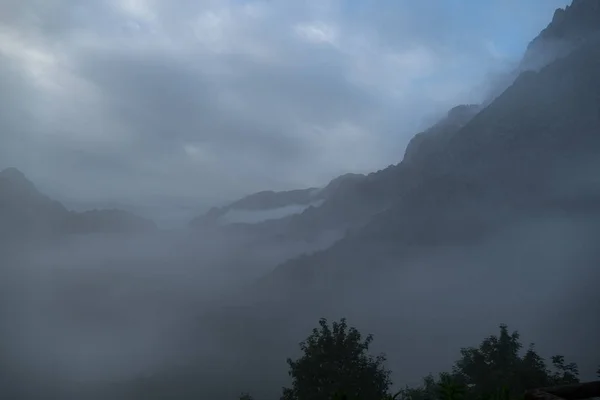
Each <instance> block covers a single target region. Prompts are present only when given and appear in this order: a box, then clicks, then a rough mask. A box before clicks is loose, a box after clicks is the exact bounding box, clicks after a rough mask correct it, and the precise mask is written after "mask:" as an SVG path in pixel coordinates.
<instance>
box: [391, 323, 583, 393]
mask: <svg viewBox="0 0 600 400" xmlns="http://www.w3.org/2000/svg"><path fill="white" fill-rule="evenodd" d="M522 347H523V346H522V344H521V342H520V341H519V333H518V332H516V331H515V332H513V333H509V331H508V327H507V326H506V325H500V335H499V336H495V335H492V336H489V337H487V338H485V339H484V340H483V341H482V342H481V344H480V345H479V347H469V348H464V349H462V350H461V357H460V359H459V360H458V361H457V362H456V363H455V365H454V367H453V369H452V372H451V373H442V374H440V376H439V379H437V380H436V379H435V377H434V376H433V375H429V376H427V377H425V378H424V380H423V384H422V386H421V387H418V388H408V387H407V388H405V389H403V390H402V391H401V393H402V397H403V398H404V399H411V400H435V399H443V400H460V399H465V400H485V399H488V400H508V399H512V398H519V397H521V395H522V394H523V393H524V392H525V391H526V390H528V389H533V388H537V387H544V386H553V385H562V384H569V383H577V382H579V378H578V376H579V371H578V369H577V365H576V364H574V363H569V364H566V363H565V360H564V357H563V356H554V357H552V359H551V362H552V369H550V368H548V367H547V365H546V362H545V361H544V359H543V358H542V357H540V356H539V355H538V354H537V352H536V351H535V347H534V345H533V344H531V345H530V346H529V348H528V350H527V351H526V352H525V353H524V354H523V355H521V354H522V352H521V351H520V350H521V349H522Z"/></svg>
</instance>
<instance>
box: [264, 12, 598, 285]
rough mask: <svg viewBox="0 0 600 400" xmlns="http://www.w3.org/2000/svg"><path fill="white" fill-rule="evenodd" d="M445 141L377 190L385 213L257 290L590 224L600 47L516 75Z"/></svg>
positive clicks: (587, 46)
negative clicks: (509, 234) (501, 236)
mask: <svg viewBox="0 0 600 400" xmlns="http://www.w3.org/2000/svg"><path fill="white" fill-rule="evenodd" d="M589 4H594V5H597V4H600V2H598V1H595V2H590V3H589ZM592 10H595V8H592ZM448 132H449V133H447V134H445V135H443V136H441V138H442V139H443V140H442V141H441V142H440V143H435V145H433V146H426V148H425V149H423V150H421V149H418V150H414V153H413V154H411V152H409V154H411V156H410V157H409V158H408V159H406V160H405V161H403V162H402V163H400V164H399V165H397V166H396V167H395V172H394V174H393V177H391V178H390V179H389V180H387V181H386V185H393V187H395V188H396V196H395V200H394V204H393V205H392V206H391V207H390V208H389V209H387V210H384V211H383V212H381V213H379V214H377V215H376V216H374V217H373V218H372V219H371V220H370V221H369V222H368V223H367V224H366V226H364V228H363V229H360V230H359V231H357V232H356V233H355V234H352V235H349V236H347V237H346V238H345V239H343V240H342V241H340V242H338V243H337V244H336V245H334V246H333V247H332V248H330V249H328V250H325V251H323V252H319V253H316V254H314V255H311V256H306V257H302V258H300V259H296V260H292V261H289V262H287V263H285V264H284V265H282V266H281V267H280V268H279V270H278V271H275V272H274V274H273V275H272V276H269V277H267V278H266V279H265V280H264V282H263V284H266V285H267V286H269V288H273V289H274V290H275V288H278V289H277V290H276V291H277V292H279V293H283V294H284V295H285V296H287V295H290V294H291V293H297V291H298V290H308V289H309V288H314V287H315V286H314V285H317V286H319V287H323V288H324V289H325V290H326V288H327V287H329V286H328V284H327V283H323V282H325V281H328V280H329V281H328V282H329V284H333V282H334V281H332V280H331V279H333V278H332V277H336V278H335V279H339V277H340V275H339V274H342V275H344V274H345V275H350V274H351V271H352V270H363V271H364V270H365V268H370V269H372V268H375V267H377V265H378V264H382V261H381V260H382V259H384V258H385V259H389V258H390V257H392V258H394V259H395V260H396V265H401V264H402V263H401V260H402V259H406V258H407V257H409V255H410V256H411V257H412V256H413V255H415V254H417V255H418V254H423V252H424V251H427V249H429V248H431V247H435V246H447V245H455V244H469V243H477V242H478V241H481V240H483V239H484V238H485V237H486V235H491V234H493V233H494V232H496V231H498V230H499V229H501V228H502V227H503V226H506V225H507V224H510V223H511V222H512V221H518V220H520V219H523V218H527V217H535V216H540V215H543V216H548V215H561V216H565V215H566V216H567V217H569V216H576V215H578V214H581V213H588V214H591V215H598V214H599V213H600V182H599V180H598V179H597V178H596V177H595V174H594V173H593V172H592V171H594V170H597V169H598V168H600V161H599V160H600V42H599V41H598V39H597V38H596V36H595V35H591V36H589V38H588V40H587V41H585V42H581V43H580V44H579V46H578V47H577V48H576V49H575V50H573V51H572V52H571V53H570V54H569V55H567V56H564V57H562V58H559V59H557V60H556V61H554V62H552V63H551V64H549V65H547V66H546V67H544V68H542V69H541V70H539V72H533V71H528V72H524V73H522V74H521V75H520V76H519V77H518V79H517V80H516V81H515V82H514V83H513V84H512V85H511V86H510V87H509V88H508V89H507V90H506V91H505V92H504V93H503V94H502V95H500V96H499V97H498V98H496V99H495V100H494V101H493V102H492V103H491V104H490V105H488V106H487V107H486V108H484V109H483V110H481V111H479V112H478V113H476V115H474V116H472V117H471V118H470V119H469V121H468V122H467V123H466V124H465V125H464V126H461V127H460V128H459V129H457V130H455V131H448ZM432 140H433V141H434V142H435V139H432ZM420 151H424V152H425V154H423V155H422V156H420V154H419V152H420ZM332 271H339V273H338V272H336V273H334V272H332ZM328 277H329V278H328ZM318 282H321V283H319V284H318ZM292 288H294V289H295V290H292ZM299 288H304V289H299ZM259 291H260V292H263V293H264V292H268V290H265V289H264V287H263V288H261V289H259Z"/></svg>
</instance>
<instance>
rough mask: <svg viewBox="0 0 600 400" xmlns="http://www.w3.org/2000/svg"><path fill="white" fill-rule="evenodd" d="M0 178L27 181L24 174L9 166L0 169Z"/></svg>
mask: <svg viewBox="0 0 600 400" xmlns="http://www.w3.org/2000/svg"><path fill="white" fill-rule="evenodd" d="M0 178H6V179H10V180H13V181H27V178H26V177H25V174H24V173H22V172H21V171H19V170H18V169H17V168H15V167H9V168H6V169H3V170H2V171H0Z"/></svg>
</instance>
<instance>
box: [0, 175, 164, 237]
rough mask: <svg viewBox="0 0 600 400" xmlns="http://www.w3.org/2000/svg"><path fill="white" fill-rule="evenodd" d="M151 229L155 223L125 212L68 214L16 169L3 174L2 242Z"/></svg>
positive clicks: (0, 182)
mask: <svg viewBox="0 0 600 400" xmlns="http://www.w3.org/2000/svg"><path fill="white" fill-rule="evenodd" d="M152 229H156V226H155V224H154V223H153V222H152V221H149V220H146V219H144V218H141V217H138V216H136V215H133V214H131V213H128V212H125V211H120V210H94V211H88V212H83V213H78V212H73V211H68V210H67V209H66V208H65V207H64V206H63V205H62V204H61V203H59V202H58V201H55V200H52V199H50V198H49V197H47V196H45V195H44V194H42V193H40V192H39V191H38V190H37V188H36V187H35V185H34V184H33V183H32V182H31V181H29V180H28V179H27V178H26V177H25V175H24V174H23V173H22V172H21V171H19V170H17V169H16V168H7V169H4V170H2V171H0V239H16V238H23V237H28V238H34V237H47V236H50V235H55V234H66V233H100V232H102V233H111V232H132V231H146V230H152Z"/></svg>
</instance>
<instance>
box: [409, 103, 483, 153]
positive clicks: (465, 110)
mask: <svg viewBox="0 0 600 400" xmlns="http://www.w3.org/2000/svg"><path fill="white" fill-rule="evenodd" d="M481 108H482V107H481V106H480V105H478V104H465V105H460V106H456V107H454V108H453V109H451V110H450V111H448V115H447V116H446V117H445V118H444V119H442V120H441V121H439V122H438V123H437V124H435V125H434V126H432V127H431V128H429V129H427V130H426V131H424V132H421V133H417V134H416V135H415V136H414V137H413V138H412V139H411V141H410V142H409V143H408V146H406V151H405V153H404V159H403V161H404V162H406V163H418V162H419V160H421V161H423V160H427V159H429V157H430V156H431V155H432V154H435V153H436V152H439V151H440V149H442V148H443V146H444V145H445V144H446V142H447V140H448V139H449V138H450V137H451V135H452V134H453V133H454V132H456V131H458V130H459V129H460V128H462V127H463V126H465V125H466V124H467V123H468V122H469V121H470V120H471V119H472V118H473V117H474V116H475V115H476V114H477V113H478V112H479V111H480V110H481Z"/></svg>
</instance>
